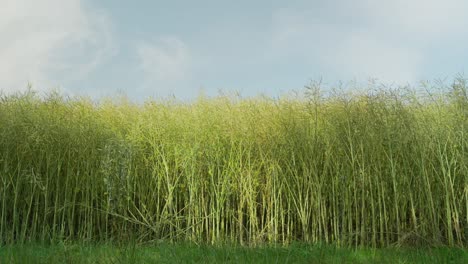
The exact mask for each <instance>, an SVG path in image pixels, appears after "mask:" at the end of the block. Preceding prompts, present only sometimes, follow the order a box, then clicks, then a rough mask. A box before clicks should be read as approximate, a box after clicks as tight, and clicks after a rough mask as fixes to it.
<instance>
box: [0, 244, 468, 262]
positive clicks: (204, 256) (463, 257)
mask: <svg viewBox="0 0 468 264" xmlns="http://www.w3.org/2000/svg"><path fill="white" fill-rule="evenodd" d="M0 263H47V264H53V263H270V264H272V263H468V251H466V250H463V249H458V248H433V249H429V248H426V249H410V248H404V249H402V248H386V249H368V248H367V249H357V250H353V249H345V248H336V247H333V246H309V245H305V244H299V245H292V246H286V247H257V248H247V247H214V246H196V245H194V244H160V245H150V246H134V245H126V246H121V245H120V246H118V245H111V244H106V245H90V244H69V245H67V244H59V245H52V246H50V245H49V246H44V245H39V244H26V245H15V246H11V245H10V246H6V247H0Z"/></svg>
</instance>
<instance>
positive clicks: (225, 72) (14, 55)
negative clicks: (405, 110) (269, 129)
mask: <svg viewBox="0 0 468 264" xmlns="http://www.w3.org/2000/svg"><path fill="white" fill-rule="evenodd" d="M0 6H1V8H0V92H1V93H3V94H10V93H15V92H18V91H24V90H25V89H26V88H27V86H28V83H29V84H31V85H32V87H33V89H34V90H37V91H39V92H43V93H47V92H48V91H51V90H58V91H60V92H61V93H64V94H69V95H85V96H90V97H92V98H101V97H103V96H104V97H107V96H115V95H126V96H128V97H129V98H131V99H135V100H145V99H146V98H148V97H168V96H175V97H176V98H180V99H191V98H195V97H197V96H198V95H199V94H200V93H203V94H205V95H217V94H219V93H240V94H241V95H243V96H254V95H260V94H264V95H268V96H278V95H280V94H283V93H287V92H288V91H292V90H300V89H302V88H303V87H304V85H307V84H308V83H309V82H310V81H311V80H319V79H321V80H322V82H324V83H325V84H328V85H330V86H332V85H334V84H336V83H339V82H340V81H341V82H347V81H358V82H366V81H368V80H370V79H372V80H376V81H377V82H379V83H384V84H391V85H405V84H417V83H418V82H419V81H423V80H436V79H453V78H454V77H456V76H457V75H460V74H462V75H463V74H464V71H465V70H466V68H467V63H468V49H466V43H468V16H466V15H465V13H466V11H468V1H465V0H444V1H436V0H406V1H405V0H392V1H377V0H329V1H316V0H315V1H314V0H309V1H294V0H289V1H275V0H270V1H260V0H257V1H251V0H250V1H244V0H238V1H223V0H217V1H214V0H199V1H180V0H172V1H158V0H138V1H124V0H99V1H98V0H94V1H93V0H0Z"/></svg>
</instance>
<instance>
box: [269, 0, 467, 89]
mask: <svg viewBox="0 0 468 264" xmlns="http://www.w3.org/2000/svg"><path fill="white" fill-rule="evenodd" d="M465 10H468V2H466V1H463V0H446V1H437V0H409V1H406V0H395V1H372V0H353V1H350V0H341V1H340V0H338V1H333V2H331V3H330V4H329V5H322V6H315V7H314V8H311V9H307V8H303V9H294V8H286V9H278V10H276V12H275V13H274V14H273V16H272V23H273V32H272V37H271V38H272V43H271V52H272V53H273V54H276V56H282V57H288V56H289V57H291V56H293V57H294V58H295V59H298V60H303V61H307V62H308V63H309V64H310V65H318V68H320V69H324V70H325V71H326V72H327V73H332V74H333V75H334V76H335V77H337V78H344V79H349V78H356V79H358V80H366V79H368V78H377V79H378V80H380V81H382V82H392V83H393V82H396V83H407V82H414V81H418V80H419V79H420V78H421V77H422V76H421V74H422V72H423V71H424V66H425V63H426V62H427V60H428V58H429V57H431V52H434V50H433V49H432V47H431V44H434V43H436V42H446V41H447V39H449V38H456V37H457V36H460V35H463V34H464V35H467V33H468V30H467V29H466V28H468V19H466V15H465V14H464V12H465ZM311 74H323V73H316V72H313V73H311Z"/></svg>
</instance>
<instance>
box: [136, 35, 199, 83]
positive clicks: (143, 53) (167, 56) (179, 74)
mask: <svg viewBox="0 0 468 264" xmlns="http://www.w3.org/2000/svg"><path fill="white" fill-rule="evenodd" d="M136 51H137V55H138V58H139V61H140V68H141V70H142V71H143V73H144V75H145V82H146V84H145V86H147V87H148V86H151V87H155V88H157V89H167V88H170V87H171V86H173V85H174V84H177V83H180V82H183V81H184V80H186V79H187V77H189V69H190V60H191V58H190V51H189V48H188V47H187V45H186V44H185V43H184V42H183V41H181V40H180V39H178V38H176V37H162V38H158V39H156V40H154V41H142V42H140V43H139V44H138V45H137V50H136Z"/></svg>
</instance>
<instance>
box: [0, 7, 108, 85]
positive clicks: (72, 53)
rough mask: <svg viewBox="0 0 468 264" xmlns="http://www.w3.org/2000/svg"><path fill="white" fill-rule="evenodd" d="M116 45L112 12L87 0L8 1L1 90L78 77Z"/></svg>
mask: <svg viewBox="0 0 468 264" xmlns="http://www.w3.org/2000/svg"><path fill="white" fill-rule="evenodd" d="M112 43H113V41H112V37H111V33H110V23H109V21H108V19H107V16H106V15H105V14H103V13H99V12H96V11H94V12H93V11H92V10H90V9H89V8H87V7H86V6H85V5H84V4H83V1H82V0H42V1H35V0H3V1H2V8H1V9H0V58H1V60H0V90H1V91H4V92H14V91H19V90H23V89H24V88H25V87H26V84H27V83H28V82H31V83H32V84H33V85H34V87H35V88H36V89H50V88H56V87H57V86H59V85H60V86H63V85H64V83H67V82H72V81H78V80H80V79H82V78H84V77H86V75H87V74H89V73H90V72H91V71H93V70H94V69H95V68H96V67H97V66H98V65H99V64H100V63H101V62H102V61H103V60H105V59H106V58H108V57H109V56H111V55H112V54H113V52H114V51H115V48H114V46H113V44H112ZM65 88H66V87H65Z"/></svg>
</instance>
